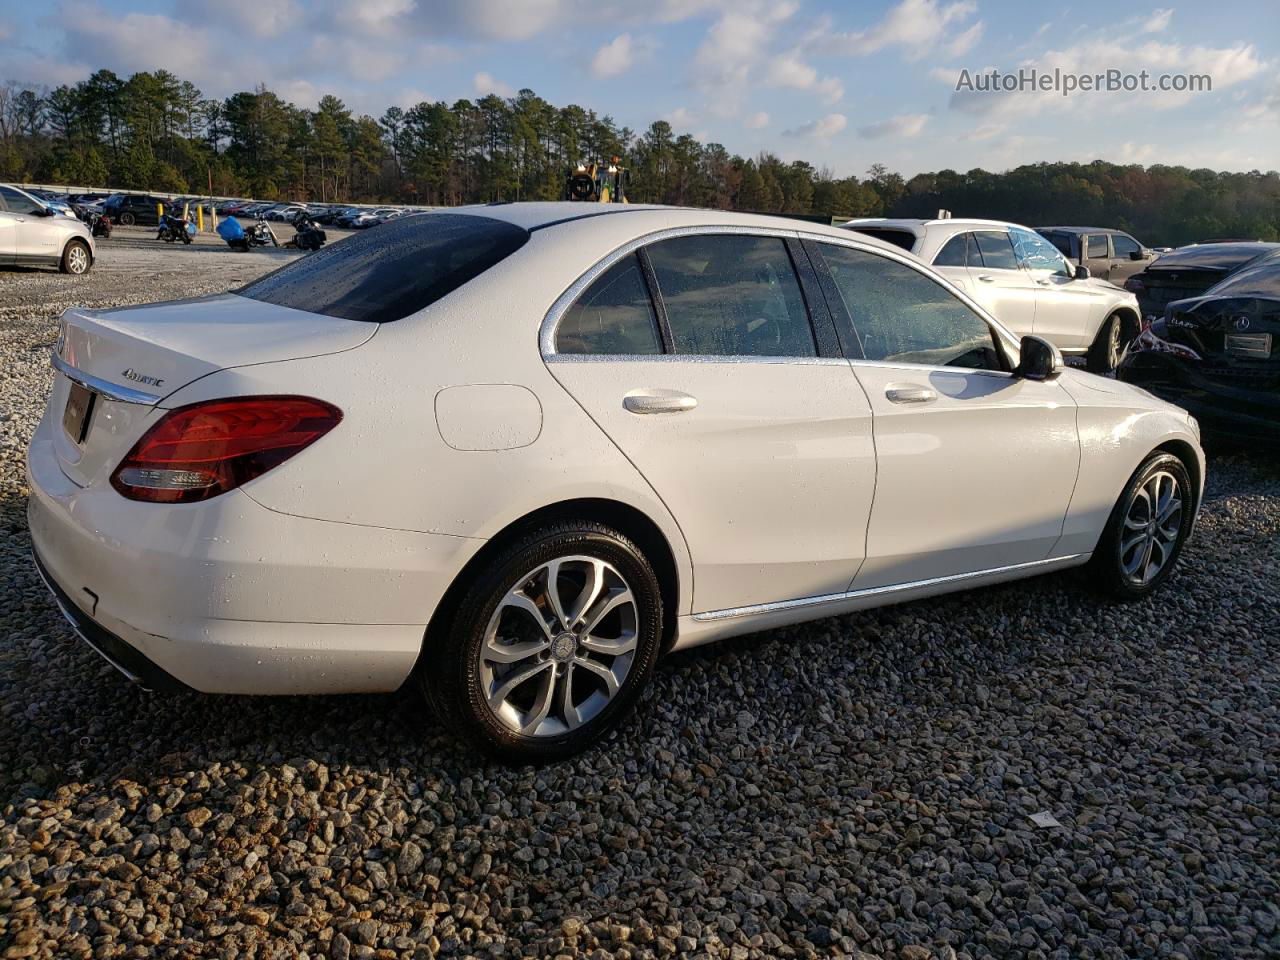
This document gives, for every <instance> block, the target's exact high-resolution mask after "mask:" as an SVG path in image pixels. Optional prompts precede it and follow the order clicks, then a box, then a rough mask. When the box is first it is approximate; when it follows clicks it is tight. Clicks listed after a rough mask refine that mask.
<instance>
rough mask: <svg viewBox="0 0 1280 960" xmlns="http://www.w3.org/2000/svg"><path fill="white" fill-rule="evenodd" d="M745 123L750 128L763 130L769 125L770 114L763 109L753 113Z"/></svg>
mask: <svg viewBox="0 0 1280 960" xmlns="http://www.w3.org/2000/svg"><path fill="white" fill-rule="evenodd" d="M743 125H744V126H745V127H746V128H747V129H748V130H761V129H763V128H764V127H767V126H768V125H769V115H768V114H767V113H765V112H764V111H763V110H761V111H760V112H759V113H753V114H751V116H749V117H747V119H746V120H745V121H743Z"/></svg>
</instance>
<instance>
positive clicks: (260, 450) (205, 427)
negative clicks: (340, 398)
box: [111, 397, 342, 503]
mask: <svg viewBox="0 0 1280 960" xmlns="http://www.w3.org/2000/svg"><path fill="white" fill-rule="evenodd" d="M341 420H342V411H341V410H339V409H338V408H337V407H335V406H332V405H331V404H328V403H325V402H323V401H322V400H312V399H310V398H308V397H236V398H234V399H230V400H209V401H206V402H204V403H194V404H192V405H191V406H189V407H179V408H177V409H176V410H170V411H169V412H168V413H166V414H165V415H164V416H163V417H162V418H161V420H160V422H159V423H157V424H156V425H155V426H153V427H152V428H151V429H150V430H148V431H147V432H146V433H144V434H143V435H142V439H140V440H139V441H138V442H137V443H136V444H134V446H133V449H132V450H130V451H129V455H128V456H127V457H125V458H124V460H123V461H122V462H121V464H120V466H118V467H116V470H115V473H113V474H112V475H111V485H112V486H113V487H115V488H116V490H118V491H119V492H120V493H121V494H123V495H124V496H126V497H128V498H129V499H130V500H150V501H153V502H155V503H195V502H196V501H199V500H208V499H209V498H210V497H216V496H218V494H220V493H226V492H227V491H228V490H234V489H235V488H236V487H238V486H240V485H241V484H242V483H247V482H248V481H250V480H252V479H253V478H254V477H258V476H261V475H262V474H264V473H266V472H267V471H268V470H270V469H271V468H272V467H275V466H278V465H279V464H281V463H284V461H286V460H288V459H289V458H290V457H292V456H293V455H294V454H295V453H298V452H299V451H301V450H304V449H306V448H307V447H308V446H310V445H311V444H312V443H314V442H315V441H317V440H319V439H320V438H321V437H323V436H324V435H325V434H326V433H328V432H329V431H330V430H332V429H333V428H334V427H335V426H337V425H338V423H339V421H341Z"/></svg>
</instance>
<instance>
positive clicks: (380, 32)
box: [219, 0, 416, 36]
mask: <svg viewBox="0 0 1280 960" xmlns="http://www.w3.org/2000/svg"><path fill="white" fill-rule="evenodd" d="M219 2H224V0H219ZM281 2H291V0H281ZM332 2H333V3H334V7H335V9H334V19H335V20H336V21H337V22H338V23H340V24H341V25H342V26H344V27H348V28H351V29H354V30H357V31H359V32H360V33H366V34H372V35H374V36H389V35H390V34H392V33H394V32H396V31H397V30H398V29H400V28H401V26H402V25H401V19H402V18H403V17H404V16H405V14H408V13H411V12H412V11H413V9H414V7H415V6H416V3H415V0H332Z"/></svg>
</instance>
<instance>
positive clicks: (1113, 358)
mask: <svg viewBox="0 0 1280 960" xmlns="http://www.w3.org/2000/svg"><path fill="white" fill-rule="evenodd" d="M1107 364H1108V366H1110V368H1111V369H1112V370H1114V369H1115V368H1116V367H1118V366H1120V321H1119V320H1118V319H1116V320H1112V321H1111V329H1110V330H1109V331H1108V332H1107Z"/></svg>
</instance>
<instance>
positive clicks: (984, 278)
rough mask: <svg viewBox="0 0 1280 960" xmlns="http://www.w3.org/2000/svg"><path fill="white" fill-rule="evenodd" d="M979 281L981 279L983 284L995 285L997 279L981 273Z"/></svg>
mask: <svg viewBox="0 0 1280 960" xmlns="http://www.w3.org/2000/svg"><path fill="white" fill-rule="evenodd" d="M978 279H979V280H981V281H982V282H983V283H995V282H996V278H995V277H993V276H991V275H990V274H986V273H980V274H978Z"/></svg>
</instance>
